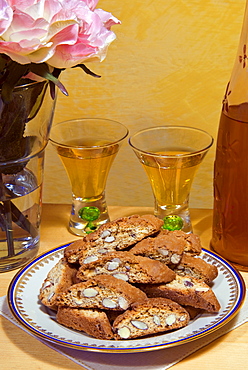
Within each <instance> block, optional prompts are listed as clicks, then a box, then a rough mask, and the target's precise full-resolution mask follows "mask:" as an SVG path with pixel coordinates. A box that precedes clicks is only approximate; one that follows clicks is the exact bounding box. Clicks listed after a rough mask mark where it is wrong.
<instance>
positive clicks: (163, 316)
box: [112, 298, 189, 340]
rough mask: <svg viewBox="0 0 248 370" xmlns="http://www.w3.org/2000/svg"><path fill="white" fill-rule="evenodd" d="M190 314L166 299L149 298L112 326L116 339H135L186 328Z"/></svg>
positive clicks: (118, 317) (120, 316)
mask: <svg viewBox="0 0 248 370" xmlns="http://www.w3.org/2000/svg"><path fill="white" fill-rule="evenodd" d="M188 322H189V314H188V312H187V311H186V310H185V309H184V308H183V307H181V306H180V305H179V304H177V303H175V302H172V301H171V300H169V299H165V298H149V299H147V300H146V301H144V302H141V303H136V304H134V305H132V307H131V308H130V309H129V310H127V311H125V312H124V313H123V314H121V315H119V316H117V318H116V319H115V320H114V323H113V325H112V327H113V331H114V333H115V339H117V340H123V339H133V338H139V337H143V336H146V335H151V334H156V333H161V332H166V331H170V330H174V329H179V328H182V327H184V326H186V325H187V324H188Z"/></svg>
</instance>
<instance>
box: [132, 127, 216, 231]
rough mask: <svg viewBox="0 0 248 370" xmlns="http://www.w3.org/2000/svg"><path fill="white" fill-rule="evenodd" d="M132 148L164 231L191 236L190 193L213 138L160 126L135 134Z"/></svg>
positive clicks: (193, 129) (201, 133)
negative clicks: (147, 183)
mask: <svg viewBox="0 0 248 370" xmlns="http://www.w3.org/2000/svg"><path fill="white" fill-rule="evenodd" d="M129 144H130V145H131V147H132V149H133V150H134V153H135V154H136V156H137V157H138V159H139V161H140V163H141V164H142V166H143V168H144V170H145V171H146V174H147V175H148V178H149V180H150V184H151V187H152V190H153V195H154V199H155V209H154V214H155V215H156V216H157V217H159V218H162V219H164V226H163V228H164V229H168V230H183V231H185V232H187V233H188V232H192V225H191V221H190V212H189V195H190V189H191V185H192V182H193V179H194V177H195V174H196V172H197V170H198V168H199V166H200V164H201V162H202V160H203V158H204V157H205V155H206V154H207V152H208V150H209V148H210V147H211V146H212V144H213V138H212V136H211V135H209V134H208V133H207V132H206V131H203V130H200V129H197V128H193V127H186V126H158V127H150V128H147V129H144V130H141V131H138V132H136V133H135V134H134V135H132V136H131V137H130V139H129Z"/></svg>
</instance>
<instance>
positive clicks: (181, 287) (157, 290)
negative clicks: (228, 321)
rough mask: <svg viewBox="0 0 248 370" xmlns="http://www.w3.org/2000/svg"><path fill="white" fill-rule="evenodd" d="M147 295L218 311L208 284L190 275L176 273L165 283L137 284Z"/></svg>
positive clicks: (218, 304)
mask: <svg viewBox="0 0 248 370" xmlns="http://www.w3.org/2000/svg"><path fill="white" fill-rule="evenodd" d="M138 286H139V288H140V289H142V290H143V291H144V292H145V293H146V294H147V296H148V297H164V298H168V299H171V300H173V301H175V302H177V303H179V304H180V305H182V306H187V305H188V306H192V307H195V308H200V309H203V310H205V311H208V312H218V311H219V310H220V308H221V307H220V303H219V301H218V299H217V297H216V296H215V294H214V292H213V290H212V289H211V288H210V286H209V285H207V284H206V283H204V282H203V281H202V280H199V279H196V278H194V277H192V276H180V275H176V278H175V279H174V280H172V281H171V282H169V283H167V284H140V285H138Z"/></svg>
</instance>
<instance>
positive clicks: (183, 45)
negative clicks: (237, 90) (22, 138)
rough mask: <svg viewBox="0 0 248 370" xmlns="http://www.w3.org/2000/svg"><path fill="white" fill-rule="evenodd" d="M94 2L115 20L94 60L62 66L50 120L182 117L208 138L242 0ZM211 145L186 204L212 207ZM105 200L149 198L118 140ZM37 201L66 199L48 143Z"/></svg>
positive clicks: (134, 125) (133, 124) (140, 124)
mask: <svg viewBox="0 0 248 370" xmlns="http://www.w3.org/2000/svg"><path fill="white" fill-rule="evenodd" d="M98 7H99V8H102V9H104V10H106V11H110V12H111V13H112V14H114V15H115V16H116V17H117V18H119V19H120V20H121V21H122V25H121V26H115V27H113V30H114V31H115V33H116V35H117V39H116V40H115V41H114V42H113V43H112V44H111V46H110V48H109V51H108V55H107V58H106V59H105V61H104V62H102V63H91V64H88V67H89V68H91V69H92V70H93V71H94V72H96V73H98V74H100V75H101V76H102V78H101V79H94V78H92V77H90V76H87V75H86V74H84V73H83V72H82V71H81V70H79V69H73V70H67V71H65V72H63V75H62V81H63V82H64V84H65V85H66V87H67V89H68V91H69V94H70V96H69V97H64V96H63V95H62V94H61V93H59V96H58V102H57V106H56V113H55V118H54V122H58V121H62V120H66V119H71V118H79V117H93V116H94V117H103V118H109V119H114V120H118V121H120V122H122V123H123V124H125V125H126V126H127V127H128V129H129V130H130V133H134V132H135V131H136V130H139V129H141V128H145V127H148V126H156V125H165V124H173V125H189V126H195V127H198V128H203V129H205V130H207V131H208V132H209V133H210V134H212V136H214V138H216V134H217V128H218V120H219V115H220V110H221V102H222V98H223V95H224V91H225V88H226V84H227V82H228V79H229V77H230V73H231V70H232V67H233V63H234V59H235V56H236V50H237V46H238V41H239V35H240V30H241V25H242V21H243V14H244V7H245V0H156V1H154V0H142V1H141V0H133V1H117V0H102V1H100V2H99V4H98ZM214 155H215V148H214V147H213V148H212V149H211V150H210V152H209V154H208V155H207V157H206V158H205V160H204V162H203V163H202V165H201V168H200V170H199V172H198V173H197V176H196V178H195V181H194V184H193V189H192V192H191V198H190V204H191V206H192V207H202V208H211V207H212V201H213V196H212V177H213V174H212V173H213V160H214ZM106 196H107V201H108V204H109V205H127V206H132V205H134V206H136V205H143V206H152V205H153V196H152V192H151V188H150V185H149V183H148V179H147V177H146V175H145V173H144V171H143V169H142V168H141V165H140V163H139V162H138V160H137V158H136V157H135V156H134V154H133V152H132V150H131V149H130V148H129V147H128V145H127V144H125V145H124V146H123V147H122V148H121V151H120V152H119V154H118V156H117V158H116V159H115V162H114V164H113V167H112V169H111V173H110V175H109V179H108V184H107V189H106ZM43 201H44V202H51V203H53V202H58V203H70V202H71V194H70V186H69V182H68V179H67V176H66V174H65V171H64V169H63V167H62V164H61V163H60V161H59V159H58V158H57V155H56V153H55V152H54V151H53V148H51V146H50V144H49V146H48V148H47V151H46V163H45V180H44V191H43Z"/></svg>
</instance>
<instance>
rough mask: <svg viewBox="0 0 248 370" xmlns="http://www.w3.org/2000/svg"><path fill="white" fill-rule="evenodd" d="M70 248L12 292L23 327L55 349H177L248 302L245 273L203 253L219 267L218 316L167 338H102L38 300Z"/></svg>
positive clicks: (36, 267)
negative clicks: (64, 321)
mask: <svg viewBox="0 0 248 370" xmlns="http://www.w3.org/2000/svg"><path fill="white" fill-rule="evenodd" d="M69 244H70V243H69ZM69 244H65V245H62V246H59V247H57V248H55V249H52V250H50V251H48V252H46V253H43V254H42V255H40V256H38V257H37V258H35V259H33V260H32V261H31V262H30V263H28V264H27V265H26V266H25V267H23V268H22V269H21V270H20V271H19V272H18V273H17V274H16V275H15V277H14V278H13V280H12V282H11V284H10V286H9V289H8V304H9V307H10V309H11V311H12V313H13V315H14V317H15V318H16V319H17V320H18V322H19V323H20V324H21V325H22V326H23V327H24V328H25V329H27V330H28V331H29V332H31V333H32V334H34V335H35V336H37V337H39V338H41V339H43V340H46V341H49V342H52V343H54V344H58V345H61V346H65V347H70V348H73V349H78V350H84V351H95V352H111V353H126V352H128V353H130V352H145V351H153V350H158V349H162V348H167V347H173V346H177V345H181V344H184V343H187V342H190V341H193V340H196V339H199V338H201V337H203V336H205V335H208V334H210V333H212V332H213V331H215V330H217V329H219V328H220V327H222V326H223V325H225V324H226V323H227V322H229V321H230V320H231V319H232V318H233V317H234V316H235V315H236V314H237V313H238V311H239V310H240V308H241V306H242V304H243V302H244V299H245V293H246V289H245V283H244V280H243V278H242V276H241V275H240V273H239V272H238V271H237V270H236V269H235V268H234V267H233V266H231V265H230V264H229V263H228V262H227V261H226V260H225V259H223V258H222V257H220V256H218V255H217V254H215V253H213V252H212V251H209V250H206V249H202V253H201V256H200V257H201V258H202V259H203V260H205V261H206V262H208V263H210V264H213V265H215V266H216V267H217V268H218V277H217V278H216V279H215V280H214V282H213V286H212V289H213V291H214V293H215V295H216V296H217V298H218V300H219V302H220V304H221V310H220V311H219V312H218V313H216V314H212V313H211V314H210V313H202V314H200V315H198V316H197V317H196V318H195V319H193V320H191V321H190V323H189V325H188V326H186V327H184V328H181V329H178V330H175V331H172V332H169V333H166V334H163V333H162V334H159V335H154V336H150V337H147V338H144V337H143V338H140V339H132V340H120V341H119V340H118V341H116V340H100V339H96V338H93V337H91V336H89V335H87V334H85V333H83V332H78V331H76V330H72V329H69V328H66V327H64V326H62V325H60V324H59V323H57V322H56V313H55V312H54V311H52V310H50V309H48V308H47V307H45V306H44V305H42V304H41V303H40V302H39V299H38V295H39V290H40V288H41V285H42V283H43V281H44V279H45V278H46V276H47V274H48V272H49V271H50V270H51V268H52V267H53V266H54V265H55V264H56V263H57V262H58V261H59V259H60V258H61V257H63V251H64V248H66V247H67V246H68V245H69Z"/></svg>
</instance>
